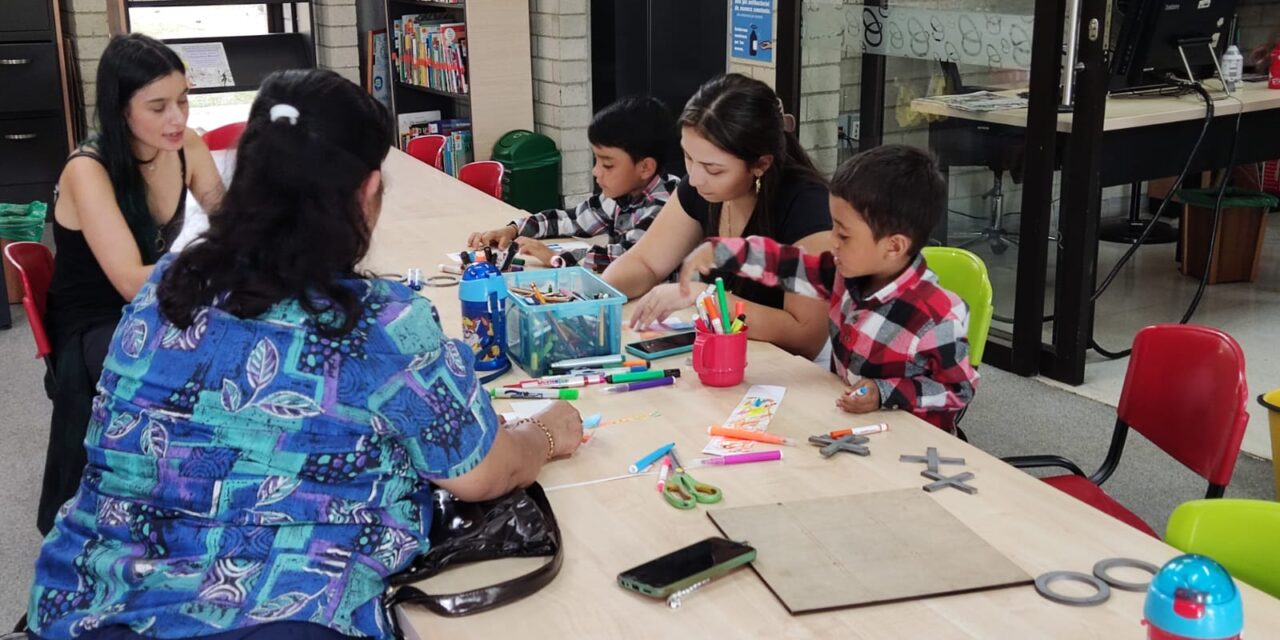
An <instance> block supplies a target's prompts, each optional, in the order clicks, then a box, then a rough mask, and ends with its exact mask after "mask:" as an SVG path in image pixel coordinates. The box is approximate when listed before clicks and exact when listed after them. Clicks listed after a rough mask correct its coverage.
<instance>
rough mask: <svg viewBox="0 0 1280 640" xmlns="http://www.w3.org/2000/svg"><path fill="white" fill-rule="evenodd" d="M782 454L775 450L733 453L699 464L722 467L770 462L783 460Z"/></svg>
mask: <svg viewBox="0 0 1280 640" xmlns="http://www.w3.org/2000/svg"><path fill="white" fill-rule="evenodd" d="M781 459H782V452H781V451H779V450H777V449H773V450H771V451H753V452H751V453H731V454H729V455H727V456H720V457H718V458H700V459H699V460H698V464H700V465H704V466H721V465H726V464H745V463H748V462H768V461H771V460H781Z"/></svg>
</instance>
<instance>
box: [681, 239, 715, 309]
mask: <svg viewBox="0 0 1280 640" xmlns="http://www.w3.org/2000/svg"><path fill="white" fill-rule="evenodd" d="M715 266H716V253H715V248H713V247H712V246H711V243H710V242H704V243H702V244H701V245H699V246H698V248H697V249H694V250H693V253H691V254H689V257H687V258H685V259H684V266H683V267H681V268H680V294H681V295H686V296H687V295H692V296H694V298H695V299H697V295H698V293H697V291H695V290H694V288H693V279H694V276H695V274H698V275H704V276H705V275H707V274H709V273H711V269H713V268H714V267H715Z"/></svg>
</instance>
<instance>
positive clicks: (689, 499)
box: [662, 449, 724, 509]
mask: <svg viewBox="0 0 1280 640" xmlns="http://www.w3.org/2000/svg"><path fill="white" fill-rule="evenodd" d="M670 455H671V465H672V472H671V477H669V478H667V484H666V485H664V486H663V488H662V497H663V498H665V499H666V500H667V502H668V503H669V504H670V505H671V506H673V507H675V508H677V509H692V508H694V507H696V506H698V503H699V502H701V503H703V504H713V503H716V502H720V499H721V498H723V497H724V496H723V494H722V493H721V492H720V487H717V486H715V485H711V484H707V483H705V482H699V481H698V480H696V479H694V477H693V476H691V475H689V474H688V473H686V472H685V470H684V467H683V466H682V465H681V464H680V460H679V459H678V458H676V453H675V450H674V449H673V450H672V451H671V454H670Z"/></svg>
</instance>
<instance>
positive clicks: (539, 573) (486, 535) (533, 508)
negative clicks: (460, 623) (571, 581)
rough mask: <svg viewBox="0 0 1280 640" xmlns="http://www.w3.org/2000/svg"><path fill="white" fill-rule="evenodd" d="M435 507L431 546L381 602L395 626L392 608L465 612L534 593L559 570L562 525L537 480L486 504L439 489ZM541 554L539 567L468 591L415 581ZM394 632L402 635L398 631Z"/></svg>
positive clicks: (396, 578) (434, 494)
mask: <svg viewBox="0 0 1280 640" xmlns="http://www.w3.org/2000/svg"><path fill="white" fill-rule="evenodd" d="M431 510H432V515H431V532H430V534H429V535H428V537H429V538H430V540H431V548H430V549H429V550H428V551H427V553H426V554H424V555H420V556H418V557H417V558H415V559H414V561H413V564H412V565H410V566H409V568H407V569H405V570H404V571H401V572H400V573H397V574H395V575H393V576H391V577H390V579H389V585H390V588H389V589H388V591H387V594H386V596H385V597H384V598H383V604H384V606H385V607H386V610H387V614H388V617H389V618H390V619H391V621H392V625H393V626H396V625H397V622H396V618H395V613H394V610H393V609H394V607H395V606H397V605H400V604H418V605H422V606H424V607H426V608H427V609H430V610H431V611H433V612H435V613H437V614H440V615H442V616H453V617H456V616H465V615H470V614H472V613H479V612H481V611H488V610H489V609H493V608H495V607H500V606H502V605H504V604H508V603H511V602H515V601H516V600H519V599H521V598H523V597H525V596H528V595H530V594H533V593H534V592H536V591H537V590H539V589H541V588H542V587H545V586H547V584H549V583H550V582H551V580H552V579H553V578H555V577H556V574H557V573H559V572H560V564H561V562H562V560H563V558H562V555H563V554H562V552H561V542H560V526H559V524H557V523H556V517H555V513H553V512H552V511H551V503H549V502H547V494H546V493H544V492H543V490H542V487H541V486H540V485H539V484H538V483H536V482H535V483H533V484H531V485H529V486H528V487H527V488H524V489H516V490H515V491H512V492H511V493H508V494H507V495H505V496H502V497H501V498H495V499H493V500H487V501H484V502H463V501H461V500H457V499H456V498H454V497H453V494H451V493H449V492H448V491H445V490H443V489H435V490H434V491H433V492H432V496H431ZM540 556H547V557H549V560H548V561H547V562H546V563H545V564H543V565H542V566H541V567H538V568H537V569H534V570H533V571H531V572H529V573H526V574H524V575H522V576H518V577H515V578H512V579H510V580H506V581H503V582H499V583H497V584H493V585H490V586H487V587H482V588H479V589H472V590H470V591H463V592H460V593H447V594H429V593H426V592H424V591H422V590H421V589H419V588H417V587H415V586H412V584H411V583H414V582H420V581H422V580H426V579H427V578H430V577H432V576H434V575H436V574H438V573H440V572H441V571H442V570H444V568H445V567H448V566H451V565H457V564H460V563H466V562H482V561H485V560H496V559H499V558H533V557H540ZM395 631H396V636H397V637H400V630H399V629H398V628H396V629H395Z"/></svg>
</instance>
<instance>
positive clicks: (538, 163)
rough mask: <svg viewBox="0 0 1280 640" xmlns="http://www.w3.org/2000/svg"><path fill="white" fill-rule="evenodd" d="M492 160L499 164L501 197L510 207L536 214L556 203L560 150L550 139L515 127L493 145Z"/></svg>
mask: <svg viewBox="0 0 1280 640" xmlns="http://www.w3.org/2000/svg"><path fill="white" fill-rule="evenodd" d="M493 159H494V160H497V161H498V162H501V163H502V166H503V167H505V169H506V171H505V172H504V173H503V175H502V199H503V200H505V201H507V203H508V204H510V205H511V206H513V207H518V208H520V209H524V210H525V211H528V212H530V213H537V212H539V211H544V210H546V209H554V208H556V207H559V206H560V150H559V149H556V143H555V141H554V140H552V139H551V138H548V137H547V136H544V135H542V134H540V133H534V132H532V131H525V130H524V129H516V130H515V131H508V132H507V133H506V134H504V135H503V136H502V137H501V138H499V139H498V143H497V144H495V145H493Z"/></svg>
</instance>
